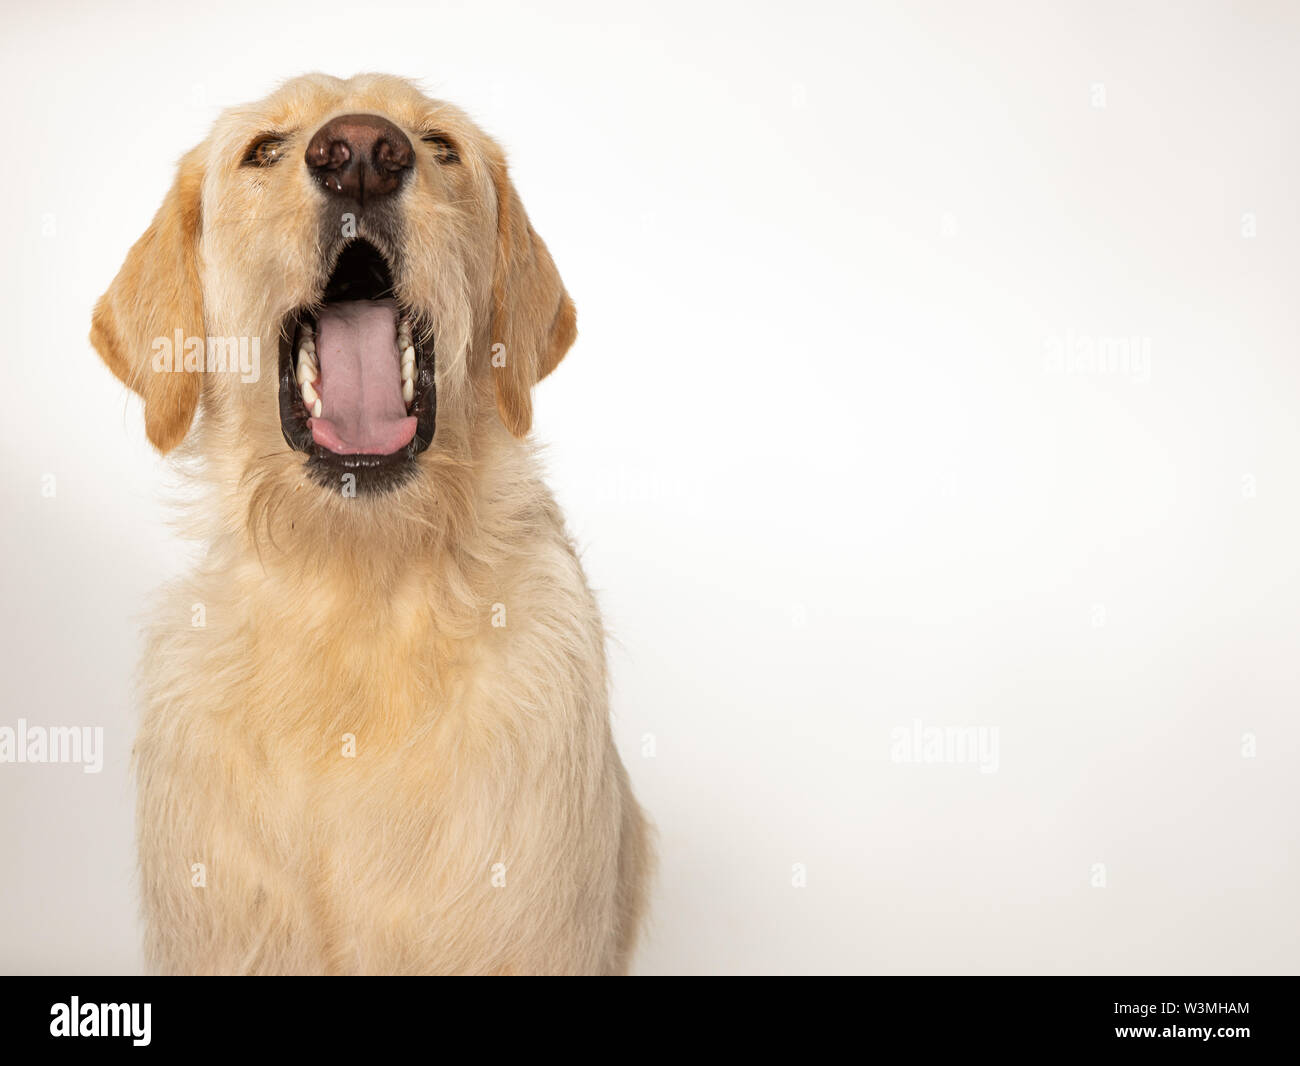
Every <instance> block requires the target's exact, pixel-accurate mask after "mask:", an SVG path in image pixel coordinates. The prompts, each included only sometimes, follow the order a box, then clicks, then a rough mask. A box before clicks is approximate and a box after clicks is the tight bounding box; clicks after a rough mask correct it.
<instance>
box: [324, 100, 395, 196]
mask: <svg viewBox="0 0 1300 1066" xmlns="http://www.w3.org/2000/svg"><path fill="white" fill-rule="evenodd" d="M413 160H414V153H413V152H412V150H411V142H410V140H409V139H408V138H407V136H406V134H405V133H403V132H402V131H401V130H400V129H398V128H397V127H396V126H394V125H393V124H392V123H391V122H389V121H388V119H386V118H382V117H380V116H379V115H340V116H339V117H338V118H335V119H330V121H329V122H327V123H325V125H323V126H322V127H321V128H320V129H318V130H317V131H316V135H315V136H314V137H312V139H311V143H310V144H308V145H307V156H306V162H307V168H308V169H309V170H310V171H311V173H312V176H313V177H314V178H315V179H316V180H317V181H318V182H320V184H321V186H322V187H323V188H325V189H326V190H328V191H329V192H331V193H334V194H336V195H338V196H342V197H346V198H347V199H349V200H355V201H356V202H357V203H358V204H364V203H365V202H366V201H367V200H372V201H373V200H378V199H380V198H381V197H384V196H388V195H389V194H391V193H393V192H395V191H396V190H397V189H398V188H399V187H400V186H401V184H402V178H403V177H404V176H405V174H406V172H407V171H408V170H410V169H411V163H412V162H413Z"/></svg>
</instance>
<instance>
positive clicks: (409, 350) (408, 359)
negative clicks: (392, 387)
mask: <svg viewBox="0 0 1300 1066" xmlns="http://www.w3.org/2000/svg"><path fill="white" fill-rule="evenodd" d="M407 363H410V364H411V365H412V366H414V365H415V348H413V347H412V346H411V345H409V344H408V345H406V346H405V347H404V348H403V349H402V366H406V364H407Z"/></svg>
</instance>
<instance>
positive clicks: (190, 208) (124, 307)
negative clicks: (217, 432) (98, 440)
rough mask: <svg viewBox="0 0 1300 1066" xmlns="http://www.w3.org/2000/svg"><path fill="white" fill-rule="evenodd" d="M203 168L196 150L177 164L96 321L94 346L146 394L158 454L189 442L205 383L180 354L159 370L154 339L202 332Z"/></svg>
mask: <svg viewBox="0 0 1300 1066" xmlns="http://www.w3.org/2000/svg"><path fill="white" fill-rule="evenodd" d="M202 184H203V167H202V164H201V163H200V161H199V150H198V149H197V148H196V149H194V150H193V151H191V152H189V153H188V154H187V155H186V156H185V157H184V158H183V159H182V160H181V163H180V167H179V169H178V171H177V174H176V181H175V183H174V184H173V185H172V187H171V190H170V191H169V192H168V193H167V197H166V199H164V200H163V203H162V207H160V208H159V209H158V213H157V214H156V215H155V216H154V219H153V222H152V223H150V225H149V228H148V229H147V230H145V231H144V236H143V237H141V238H140V239H139V240H138V241H136V242H135V244H134V245H133V246H132V248H131V250H130V251H129V252H128V253H127V255H126V262H124V263H123V264H122V269H121V270H119V271H118V272H117V277H116V278H114V279H113V283H112V284H111V285H110V286H109V287H108V291H107V292H106V293H104V295H103V296H101V297H100V298H99V303H97V304H96V305H95V313H94V315H93V317H92V319H91V326H90V343H91V344H92V345H94V347H95V351H97V352H98V353H99V355H100V358H101V359H103V360H104V362H106V363H107V364H108V366H109V369H110V370H112V371H113V373H114V374H116V375H117V376H118V377H119V378H120V379H121V380H122V381H123V382H125V383H126V384H127V385H128V386H130V387H131V388H132V389H134V390H135V391H136V392H138V393H139V394H140V396H141V397H142V398H143V399H144V426H145V432H146V433H147V434H148V436H149V440H150V441H151V442H152V443H153V446H154V447H155V448H157V449H158V450H159V451H160V452H169V451H171V450H172V448H174V447H176V445H177V444H179V443H180V442H181V440H182V439H184V437H185V434H186V433H187V432H188V431H189V428H190V423H191V422H192V421H193V419H194V411H195V408H196V407H197V406H198V402H199V391H200V387H201V385H202V382H201V379H200V375H199V374H198V373H196V372H186V371H185V370H184V367H183V365H182V352H180V351H172V352H171V357H172V360H173V362H172V363H171V364H170V369H168V370H158V369H155V367H154V360H153V354H154V351H155V344H154V342H155V341H156V340H161V341H163V342H165V344H167V345H171V344H172V343H173V338H174V337H176V336H180V337H182V338H188V337H201V336H203V335H204V330H203V297H202V293H201V292H200V289H199V265H198V240H199V230H200V224H201V220H200V211H199V202H200V188H201V186H202Z"/></svg>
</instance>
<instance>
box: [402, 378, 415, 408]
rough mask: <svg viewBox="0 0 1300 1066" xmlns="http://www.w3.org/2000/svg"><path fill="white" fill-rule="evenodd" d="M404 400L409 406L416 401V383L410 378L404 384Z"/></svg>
mask: <svg viewBox="0 0 1300 1066" xmlns="http://www.w3.org/2000/svg"><path fill="white" fill-rule="evenodd" d="M402 399H403V400H405V401H406V402H407V403H408V404H409V403H410V402H411V401H412V400H414V399H415V382H414V381H412V380H411V379H410V378H406V379H405V380H404V381H403V382H402Z"/></svg>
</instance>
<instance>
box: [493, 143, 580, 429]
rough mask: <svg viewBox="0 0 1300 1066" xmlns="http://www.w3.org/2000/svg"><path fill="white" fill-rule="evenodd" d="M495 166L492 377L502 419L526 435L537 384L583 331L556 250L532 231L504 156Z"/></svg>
mask: <svg viewBox="0 0 1300 1066" xmlns="http://www.w3.org/2000/svg"><path fill="white" fill-rule="evenodd" d="M491 167H492V181H493V184H494V185H495V186H496V194H497V259H496V274H495V277H494V279H493V282H492V299H493V312H492V343H493V348H494V351H493V359H492V382H493V386H494V388H495V389H496V398H497V411H498V413H499V414H500V415H501V421H502V422H504V423H505V425H506V428H507V429H508V430H510V432H511V433H513V434H514V435H515V436H516V437H523V436H525V435H527V433H528V429H529V427H530V426H531V425H532V424H533V400H532V388H533V386H534V385H535V384H537V382H539V381H541V380H542V378H544V377H546V375H547V374H549V373H550V372H551V371H552V370H554V369H555V367H556V365H557V364H558V363H559V362H560V360H561V359H563V358H564V353H565V352H567V351H568V350H569V347H570V345H572V344H573V339H574V337H576V336H577V335H578V320H577V312H576V311H575V310H574V307H573V301H572V300H571V299H569V294H568V293H567V292H565V291H564V283H563V282H562V281H561V280H560V272H559V271H558V270H556V269H555V263H554V262H553V261H552V260H551V253H550V252H548V251H547V250H546V245H545V244H543V243H542V239H541V238H540V237H539V236H537V234H536V233H534V232H533V227H532V226H531V225H530V224H529V222H528V216H527V215H526V214H525V213H524V206H523V204H521V203H520V202H519V196H518V194H517V193H516V192H515V189H514V186H513V185H512V184H511V183H510V177H509V175H508V174H507V173H506V165H505V161H504V160H503V159H500V158H496V159H493V160H492V163H491ZM498 344H502V345H504V346H505V347H504V349H499V348H496V345H498ZM497 353H500V354H499V355H498V354H497ZM502 360H504V363H502Z"/></svg>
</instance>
